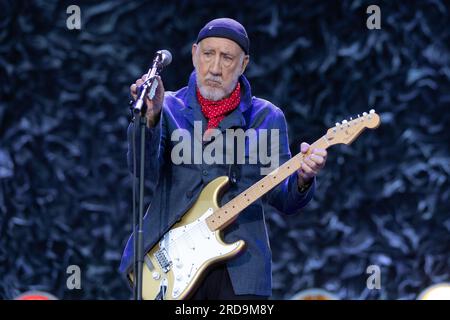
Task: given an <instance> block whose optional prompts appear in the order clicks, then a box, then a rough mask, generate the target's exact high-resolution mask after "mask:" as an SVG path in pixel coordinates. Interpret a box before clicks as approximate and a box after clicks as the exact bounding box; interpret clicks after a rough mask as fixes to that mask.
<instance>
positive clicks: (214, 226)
mask: <svg viewBox="0 0 450 320" xmlns="http://www.w3.org/2000/svg"><path fill="white" fill-rule="evenodd" d="M328 139H329V138H327V136H326V135H324V136H322V138H320V139H319V140H317V141H316V142H314V143H313V144H312V145H311V148H310V150H312V149H314V148H318V149H327V148H328V147H329V146H330V145H331V144H330V143H329V141H328ZM308 154H309V153H307V154H306V155H308ZM304 156H305V154H303V153H299V154H297V155H296V156H294V157H292V158H291V159H290V160H288V161H286V162H285V163H284V164H283V165H281V166H280V167H279V168H277V169H275V170H273V171H272V172H271V173H269V174H268V175H267V176H265V177H264V178H262V179H261V180H259V181H258V182H257V183H255V184H254V185H252V186H251V187H249V188H247V189H246V190H245V191H243V192H242V193H240V194H239V195H238V196H237V197H235V198H234V199H232V200H230V201H229V202H228V203H227V204H225V205H224V206H222V207H221V208H220V209H218V210H217V211H216V212H214V213H213V214H212V215H211V216H209V217H208V218H207V219H206V223H207V225H208V227H209V229H210V230H212V231H215V230H222V229H224V228H226V227H227V226H228V225H229V224H231V223H232V222H233V221H234V220H235V219H236V218H237V216H238V215H239V213H241V212H242V211H243V210H244V209H245V208H247V207H248V206H249V205H251V204H252V203H253V202H255V201H256V200H258V199H259V198H261V197H262V196H263V195H264V194H266V193H267V192H269V191H270V190H272V189H273V188H275V187H276V186H277V185H279V184H280V183H281V182H283V181H284V180H285V179H286V178H288V177H289V176H290V175H291V174H293V173H294V172H296V171H297V170H298V169H300V165H301V163H302V160H303V157H304Z"/></svg>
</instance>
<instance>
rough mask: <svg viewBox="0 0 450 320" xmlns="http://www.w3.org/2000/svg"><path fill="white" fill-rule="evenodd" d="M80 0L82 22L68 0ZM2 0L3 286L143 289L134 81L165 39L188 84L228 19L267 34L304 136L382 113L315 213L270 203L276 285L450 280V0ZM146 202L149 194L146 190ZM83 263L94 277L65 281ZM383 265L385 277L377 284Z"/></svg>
mask: <svg viewBox="0 0 450 320" xmlns="http://www.w3.org/2000/svg"><path fill="white" fill-rule="evenodd" d="M71 4H77V5H79V6H80V8H81V19H82V26H81V30H68V29H67V28H66V19H67V17H68V14H67V13H66V8H67V7H68V6H69V5H71ZM370 4H374V3H370V2H368V1H357V0H354V1H340V2H335V1H329V2H318V1H301V2H300V1H286V2H283V3H273V2H270V1H257V2H254V1H230V2H229V1H216V2H215V3H214V4H210V3H209V2H206V1H172V2H170V3H168V2H167V1H127V2H125V1H102V2H99V3H96V4H93V3H92V2H88V1H77V2H64V1H12V0H10V1H2V2H1V4H0V9H1V10H0V81H1V86H0V94H1V96H0V97H1V99H0V214H1V216H0V217H1V218H0V235H1V244H0V275H1V276H0V297H1V298H5V299H11V298H14V297H16V296H17V295H18V294H19V293H22V292H24V291H26V290H43V291H48V292H50V293H52V294H54V295H55V296H57V297H58V298H60V299H128V298H130V291H129V290H128V288H127V285H126V282H125V281H124V280H123V279H122V278H121V276H120V275H119V274H118V272H117V268H118V264H119V261H120V256H121V252H122V249H123V246H124V244H125V241H126V239H127V237H128V235H129V232H130V230H131V225H130V220H131V206H130V203H131V180H130V176H129V173H128V170H127V167H126V157H125V155H126V150H127V144H126V143H127V142H126V128H127V124H128V121H129V113H128V105H127V102H128V87H129V85H130V84H131V83H132V82H134V81H135V79H136V78H138V77H140V75H141V74H142V73H144V72H145V71H146V70H147V68H148V67H149V65H150V62H151V59H152V57H153V54H154V52H155V51H156V50H158V49H161V48H166V49H169V50H170V51H171V52H172V54H173V63H172V64H171V65H170V66H169V67H168V68H167V70H165V72H164V76H163V77H164V82H165V87H166V89H168V90H176V89H178V88H180V87H182V86H184V85H185V84H186V82H187V78H188V76H189V74H190V72H191V71H192V62H191V57H190V49H191V44H192V42H193V41H194V40H195V38H196V35H197V33H198V31H199V30H200V28H201V27H202V26H203V25H204V24H205V23H206V22H207V21H209V20H211V19H213V18H215V17H222V16H229V17H233V18H236V19H238V20H239V21H241V22H242V23H243V24H244V25H245V26H246V28H247V31H248V33H249V36H250V39H251V59H252V61H251V63H250V66H249V68H248V70H247V72H246V75H247V77H248V78H249V79H250V81H251V83H252V89H253V94H255V95H257V96H260V97H263V98H266V99H268V100H270V101H272V102H274V103H275V104H276V105H278V106H279V107H280V108H282V109H283V110H284V112H285V114H286V117H287V121H288V124H289V132H290V139H291V143H292V145H291V148H292V151H293V152H297V151H298V145H299V144H300V142H302V141H307V142H313V141H314V140H315V139H317V138H319V137H320V136H321V135H323V134H324V133H325V130H326V129H327V128H329V127H331V126H333V125H334V123H335V122H336V121H341V120H343V119H345V118H347V117H349V116H355V115H356V114H358V113H362V112H364V111H367V110H369V109H371V108H374V109H376V111H377V112H378V113H379V114H380V115H381V117H382V125H381V127H380V128H379V129H377V130H375V131H367V132H365V133H363V135H362V136H361V137H360V138H359V139H357V140H356V141H355V142H354V143H353V144H352V145H350V146H336V147H333V148H332V149H330V150H329V157H328V163H327V166H326V169H325V170H323V172H322V173H321V174H320V176H319V178H318V185H317V192H316V195H315V198H314V200H313V201H312V202H311V203H310V204H309V205H308V207H307V208H306V209H305V210H304V212H303V213H302V214H300V215H294V216H283V215H279V214H276V213H275V212H270V213H268V214H267V220H268V227H269V231H270V236H271V246H272V251H273V262H274V269H273V285H274V291H273V298H277V299H288V298H291V297H292V296H293V295H294V294H295V293H297V292H298V291H300V290H304V289H307V288H313V287H316V288H323V289H326V290H328V291H330V292H331V293H333V294H335V295H336V296H337V297H339V298H340V299H415V298H417V296H418V294H419V293H420V292H421V291H422V290H424V289H425V288H426V287H428V286H429V285H432V284H435V283H439V282H444V281H449V279H450V270H449V265H450V254H449V253H450V217H449V176H450V165H449V160H450V158H449V141H450V134H449V130H447V128H448V126H449V122H450V121H449V120H450V119H449V118H450V116H449V112H448V111H449V105H450V85H449V79H450V54H449V45H448V44H449V43H450V37H449V32H450V31H449V30H450V29H449V28H448V25H449V10H450V7H449V6H448V3H446V2H445V1H443V0H442V1H441V0H434V1H427V2H424V1H423V2H422V1H408V2H401V1H389V2H377V3H376V4H378V5H379V6H380V8H381V15H382V25H381V27H382V29H381V30H368V29H367V28H366V19H367V17H368V14H366V8H367V6H369V5H370ZM147 200H149V198H148V196H147ZM69 265H79V266H80V268H81V271H82V289H81V290H69V289H68V288H67V286H66V280H67V277H68V274H66V269H67V267H68V266H69ZM370 265H378V266H379V267H380V270H381V289H380V290H369V289H368V288H367V287H366V280H367V278H368V277H369V274H367V273H366V271H367V267H368V266H370Z"/></svg>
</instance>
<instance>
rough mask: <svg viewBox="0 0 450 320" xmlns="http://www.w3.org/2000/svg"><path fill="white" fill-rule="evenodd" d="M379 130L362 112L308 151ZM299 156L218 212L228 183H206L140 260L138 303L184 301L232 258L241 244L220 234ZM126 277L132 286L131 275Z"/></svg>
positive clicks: (376, 120) (293, 168) (289, 170)
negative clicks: (220, 264)
mask: <svg viewBox="0 0 450 320" xmlns="http://www.w3.org/2000/svg"><path fill="white" fill-rule="evenodd" d="M379 124H380V117H379V115H377V114H376V113H375V111H374V110H370V112H369V113H366V112H364V113H363V115H362V116H359V115H358V117H357V118H356V119H352V118H350V120H349V121H347V120H344V121H342V123H336V126H334V127H332V128H330V129H328V130H327V133H326V134H325V135H324V136H322V137H321V138H320V139H319V140H317V141H316V142H314V143H313V144H312V145H311V148H310V150H312V149H313V148H321V149H327V148H328V147H330V146H332V145H335V144H350V143H352V142H353V141H354V140H355V139H356V138H357V137H358V136H359V135H360V134H361V133H362V132H363V131H364V129H366V128H369V129H374V128H377V127H378V126H379ZM306 155H308V154H306ZM304 156H305V154H303V153H299V154H297V155H296V156H294V157H292V158H291V159H290V160H288V161H286V162H285V163H284V164H283V165H282V166H280V167H279V168H277V169H275V170H274V171H272V172H271V173H269V174H268V175H267V176H265V177H264V178H262V179H261V180H259V181H258V182H256V183H255V184H254V185H252V186H251V187H249V188H248V189H246V190H245V191H243V192H242V193H241V194H239V195H238V196H236V197H235V198H234V199H232V200H230V201H229V202H228V203H226V204H225V205H224V206H222V207H219V199H220V197H221V195H222V194H223V192H224V190H225V188H226V186H227V184H228V177H226V176H223V177H218V178H216V179H214V180H213V181H211V182H210V183H209V184H208V185H207V186H206V187H205V188H204V189H203V190H202V191H201V193H200V195H199V197H198V199H197V200H196V202H195V203H194V205H193V206H192V207H191V208H190V209H189V210H188V211H187V212H186V213H185V214H184V215H183V217H182V218H181V220H180V221H179V222H177V223H176V224H174V225H173V226H172V227H171V229H170V230H169V231H168V232H166V233H165V234H164V235H163V236H162V237H161V239H160V240H159V241H158V242H157V243H156V244H155V245H154V246H153V248H151V249H150V251H148V252H147V253H146V254H145V256H144V265H143V283H142V297H143V298H144V299H146V300H154V299H157V300H182V299H187V298H189V296H190V294H192V293H193V292H194V290H195V289H196V288H197V287H198V285H199V283H200V282H201V280H202V277H203V276H204V274H205V271H206V270H207V268H208V267H210V266H211V265H213V264H216V263H218V262H222V261H224V260H228V259H231V258H233V257H235V256H236V255H238V254H239V253H240V252H241V251H242V250H243V249H244V247H245V243H244V241H243V240H239V241H236V242H234V243H225V242H224V241H223V240H222V234H221V231H222V230H223V229H225V228H226V227H227V226H228V225H230V224H231V223H232V222H233V221H234V220H235V219H236V218H237V216H238V215H239V214H240V213H241V212H242V211H243V210H244V209H245V208H246V207H248V206H249V205H250V204H252V203H253V202H254V201H256V200H257V199H259V198H260V197H262V196H263V195H264V194H265V193H267V192H268V191H270V190H271V189H273V188H274V187H275V186H277V185H278V184H280V183H281V182H282V181H283V180H285V179H286V178H287V177H289V176H290V175H291V174H293V173H294V172H296V171H297V170H298V169H299V168H300V166H301V163H302V160H303V157H304ZM128 276H129V279H130V281H131V282H133V274H132V273H130V274H129V275H128Z"/></svg>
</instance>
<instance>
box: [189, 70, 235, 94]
mask: <svg viewBox="0 0 450 320" xmlns="http://www.w3.org/2000/svg"><path fill="white" fill-rule="evenodd" d="M195 71H196V77H197V86H198V89H199V90H200V94H201V95H202V97H203V98H205V99H208V100H212V101H219V100H222V99H223V98H226V97H228V96H229V95H230V94H231V93H232V92H233V90H234V89H235V88H236V85H237V83H238V81H239V76H240V75H241V73H240V70H239V69H238V70H236V72H235V74H234V75H233V78H234V80H233V81H232V82H231V84H230V86H228V87H227V88H214V87H210V86H207V85H203V84H201V83H200V81H198V70H197V67H196V68H195ZM206 80H214V81H217V82H220V84H222V83H223V81H222V79H221V77H219V76H211V75H209V76H207V77H206V79H205V81H206Z"/></svg>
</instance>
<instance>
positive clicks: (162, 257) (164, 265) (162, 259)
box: [154, 248, 172, 273]
mask: <svg viewBox="0 0 450 320" xmlns="http://www.w3.org/2000/svg"><path fill="white" fill-rule="evenodd" d="M154 256H155V259H156V261H158V264H159V266H160V267H161V269H162V270H163V271H164V272H165V273H167V272H169V270H170V268H171V266H172V261H171V260H170V258H169V255H168V254H167V251H166V249H164V248H162V249H159V250H158V251H156V252H155V255H154Z"/></svg>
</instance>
